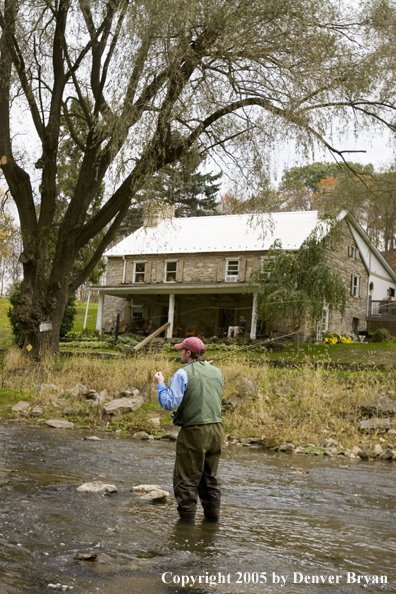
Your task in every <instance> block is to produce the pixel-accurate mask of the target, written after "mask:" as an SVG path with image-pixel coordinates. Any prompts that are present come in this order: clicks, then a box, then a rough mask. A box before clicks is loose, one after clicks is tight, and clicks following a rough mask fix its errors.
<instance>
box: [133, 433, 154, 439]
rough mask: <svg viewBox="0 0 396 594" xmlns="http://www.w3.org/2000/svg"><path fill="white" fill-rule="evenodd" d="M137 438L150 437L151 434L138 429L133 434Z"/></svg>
mask: <svg viewBox="0 0 396 594" xmlns="http://www.w3.org/2000/svg"><path fill="white" fill-rule="evenodd" d="M132 437H134V438H135V439H149V438H150V435H149V434H148V433H146V431H137V432H136V433H134V434H133V435H132Z"/></svg>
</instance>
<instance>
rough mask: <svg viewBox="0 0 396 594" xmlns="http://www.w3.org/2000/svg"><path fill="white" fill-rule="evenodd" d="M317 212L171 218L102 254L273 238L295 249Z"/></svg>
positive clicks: (204, 248) (223, 248)
mask: <svg viewBox="0 0 396 594" xmlns="http://www.w3.org/2000/svg"><path fill="white" fill-rule="evenodd" d="M318 220H319V219H318V213H317V211H313V210H310V211H300V212H276V213H272V214H243V215H226V216H221V215H220V216H212V217H189V218H172V219H166V220H164V221H162V222H161V223H160V224H159V225H158V226H157V227H141V228H140V229H138V230H137V231H135V233H132V235H129V236H128V237H126V238H125V239H123V240H122V241H120V242H119V243H118V244H117V245H115V246H114V247H113V248H111V249H110V250H108V251H107V252H106V254H105V255H106V256H128V255H133V256H136V255H150V254H187V253H197V252H209V253H210V252H244V251H255V250H258V251H263V250H268V249H269V247H270V246H271V245H272V244H273V243H274V241H275V240H276V239H279V240H280V241H281V242H282V247H283V248H284V249H289V250H296V249H298V248H299V247H300V245H301V244H302V242H303V241H304V239H306V238H307V237H308V235H309V234H310V233H311V232H312V231H313V229H314V228H315V227H316V225H317V223H318Z"/></svg>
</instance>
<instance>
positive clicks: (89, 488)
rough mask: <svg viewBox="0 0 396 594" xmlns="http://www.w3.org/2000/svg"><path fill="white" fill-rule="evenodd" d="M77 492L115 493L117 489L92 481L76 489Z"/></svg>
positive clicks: (113, 486)
mask: <svg viewBox="0 0 396 594" xmlns="http://www.w3.org/2000/svg"><path fill="white" fill-rule="evenodd" d="M77 491H80V493H117V487H116V486H115V485H109V484H108V483H102V481H93V482H92V483H83V484H82V485H80V486H79V487H77Z"/></svg>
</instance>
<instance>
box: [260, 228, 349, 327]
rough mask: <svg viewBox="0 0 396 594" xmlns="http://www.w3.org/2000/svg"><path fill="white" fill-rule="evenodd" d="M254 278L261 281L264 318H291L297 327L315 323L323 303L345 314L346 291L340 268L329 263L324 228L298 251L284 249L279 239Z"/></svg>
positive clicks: (307, 240) (306, 241)
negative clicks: (306, 321) (311, 321)
mask: <svg viewBox="0 0 396 594" xmlns="http://www.w3.org/2000/svg"><path fill="white" fill-rule="evenodd" d="M330 234H335V231H334V230H330ZM254 280H255V281H256V282H257V281H258V282H259V299H258V310H259V317H261V318H262V319H269V318H271V317H275V318H278V319H279V318H281V319H285V318H286V319H290V320H292V321H293V324H294V328H295V329H298V328H299V327H300V324H301V322H302V320H304V319H306V318H310V319H311V320H313V322H314V323H316V322H317V321H318V320H320V319H321V317H322V309H323V307H324V306H326V307H328V308H329V311H333V310H339V311H340V312H341V315H342V314H343V313H344V310H345V305H346V301H347V290H346V288H345V286H344V284H343V282H342V280H341V279H340V276H339V273H338V271H337V270H335V269H334V268H332V267H331V266H330V265H329V264H328V262H327V259H326V247H325V245H324V240H323V229H319V228H318V229H317V230H315V231H314V232H313V233H312V234H311V235H310V236H309V237H308V238H307V239H306V240H305V241H304V243H303V244H302V245H301V247H300V248H299V249H298V250H297V251H296V252H290V251H286V250H283V249H282V245H281V243H280V241H279V240H277V241H276V242H275V243H274V244H273V245H272V247H271V248H270V250H269V251H268V255H267V257H266V258H265V259H264V260H263V263H262V266H261V270H260V271H259V273H258V274H257V275H256V276H255V279H254Z"/></svg>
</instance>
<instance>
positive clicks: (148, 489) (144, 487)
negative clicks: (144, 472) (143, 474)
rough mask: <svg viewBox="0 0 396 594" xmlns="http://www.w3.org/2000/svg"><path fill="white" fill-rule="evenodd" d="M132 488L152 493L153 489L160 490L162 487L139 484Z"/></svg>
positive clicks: (136, 490)
mask: <svg viewBox="0 0 396 594" xmlns="http://www.w3.org/2000/svg"><path fill="white" fill-rule="evenodd" d="M132 490H133V491H135V492H137V493H139V492H140V493H150V492H151V491H160V490H161V487H160V486H159V485H137V486H136V487H132Z"/></svg>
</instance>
